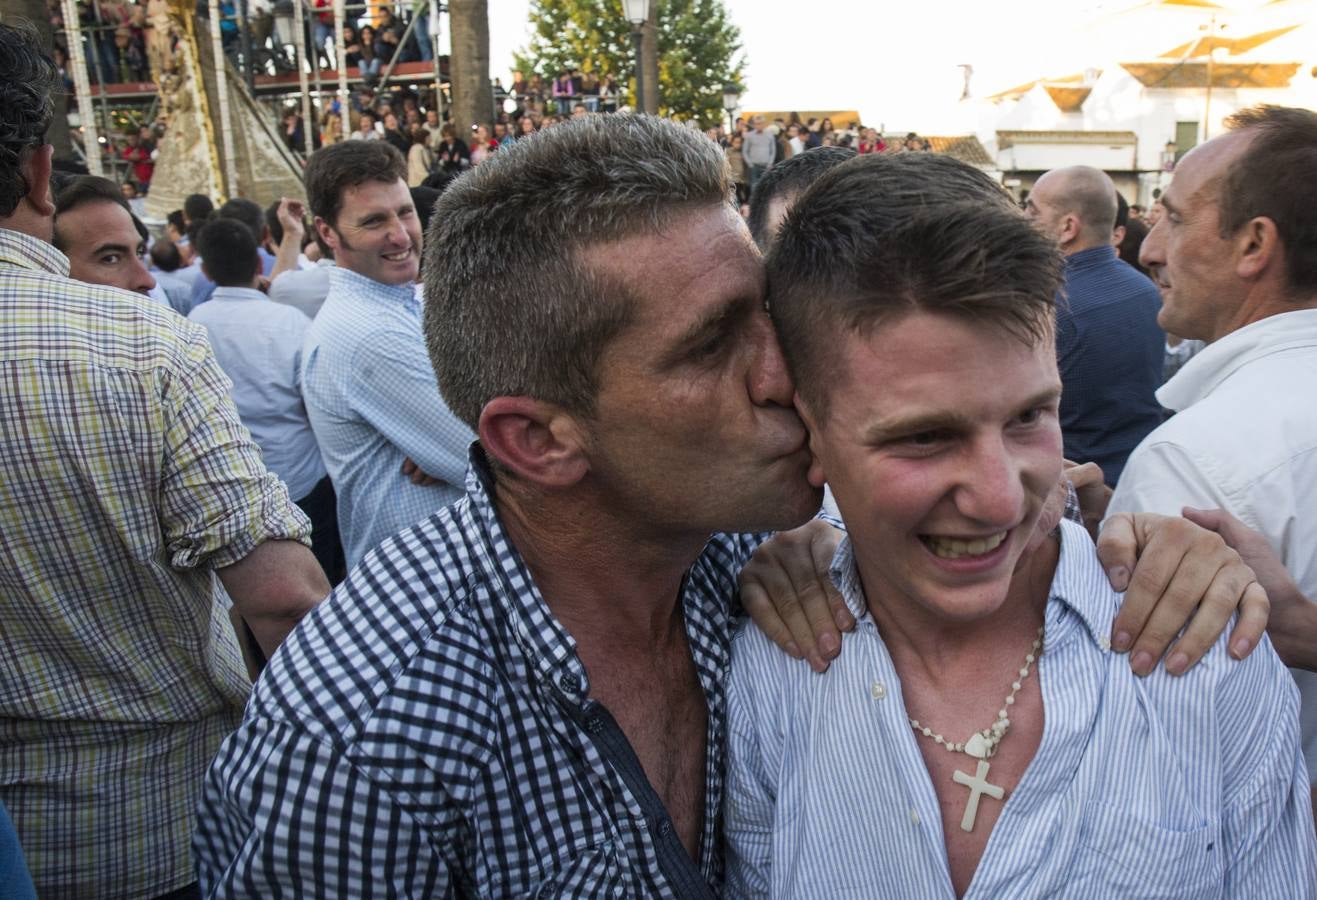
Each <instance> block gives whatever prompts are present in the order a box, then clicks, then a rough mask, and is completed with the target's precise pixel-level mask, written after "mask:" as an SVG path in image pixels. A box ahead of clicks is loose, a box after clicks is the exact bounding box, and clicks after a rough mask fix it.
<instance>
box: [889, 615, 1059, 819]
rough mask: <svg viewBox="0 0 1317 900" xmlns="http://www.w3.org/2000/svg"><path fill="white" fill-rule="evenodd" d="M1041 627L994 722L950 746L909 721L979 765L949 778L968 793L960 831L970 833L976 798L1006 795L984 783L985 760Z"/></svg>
mask: <svg viewBox="0 0 1317 900" xmlns="http://www.w3.org/2000/svg"><path fill="white" fill-rule="evenodd" d="M1044 627H1045V626H1040V627H1039V628H1038V637H1036V638H1034V642H1033V647H1032V648H1030V650H1029V652H1028V653H1026V654H1025V655H1024V665H1023V666H1021V667H1020V677H1019V678H1017V679H1016V680H1015V681H1013V682H1011V692H1010V693H1009V694H1007V695H1006V702H1005V703H1003V704H1002V708H1001V709H999V710H997V721H995V722H993V723H992V724H991V725H989V726H988V727H987V728H985V729H983V730H982V731H976V732H974V733H973V734H971V735H970V736H969V738H968V739H967V740H965V741H956V742H954V743H953V742H951V741H948V740H947V739H946V738H944V737H943V736H942V735H940V734H938V733H937V732H935V731H934V730H933V729H931V728H929V727H928V726H927V725H920V724H919V722H918V721H917V720H915V719H913V718H912V719H910V727H911V728H913V729H914V730H915V733H916V734H922V735H923V736H924V737H926V738H931V739H932V740H933V742H934V743H935V744H940V745H941V746H943V747H946V748H947V750H949V751H951V752H952V753H964V754H967V755H969V756H972V757H974V758H975V759H977V760H978V761H979V765H978V772H977V773H976V774H975V775H973V776H971V775H966V774H965V773H964V772H961V771H956V772H953V773H952V776H951V777H952V780H954V781H955V782H956V784H961V785H964V786H965V787H967V788H969V789H970V795H969V800H968V801H967V802H966V804H965V815H964V816H962V817H961V820H960V827H961V829H962V830H964V831H973V830H974V819H975V817H976V816H977V815H978V810H979V795H980V794H987V795H988V796H989V797H992V798H994V799H996V800H1000V799H1002V798H1003V797H1004V796H1005V795H1006V792H1005V790H1004V789H1003V788H1001V787H999V786H997V785H995V784H989V783H988V768H989V763H988V760H989V759H990V758H992V755H993V754H994V753H996V752H997V745H998V744H1000V743H1001V739H1002V738H1004V737H1005V736H1006V732H1007V731H1008V730H1010V727H1011V719H1010V709H1011V707H1012V706H1014V705H1015V695H1016V694H1017V693H1019V691H1020V684H1021V682H1023V681H1024V679H1026V678H1028V677H1029V667H1030V666H1032V665H1033V664H1034V661H1035V660H1037V659H1038V654H1039V651H1041V650H1042V646H1043V628H1044Z"/></svg>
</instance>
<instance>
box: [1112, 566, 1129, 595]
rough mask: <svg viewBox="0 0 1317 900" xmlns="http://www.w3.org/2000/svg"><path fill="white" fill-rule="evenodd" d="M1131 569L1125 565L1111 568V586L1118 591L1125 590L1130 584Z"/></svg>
mask: <svg viewBox="0 0 1317 900" xmlns="http://www.w3.org/2000/svg"><path fill="white" fill-rule="evenodd" d="M1129 582H1130V570H1129V569H1127V568H1125V567H1124V566H1116V568H1114V569H1112V570H1111V586H1112V587H1114V588H1115V589H1116V590H1118V591H1123V590H1125V588H1126V587H1127V586H1128V585H1129Z"/></svg>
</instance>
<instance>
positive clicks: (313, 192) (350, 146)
mask: <svg viewBox="0 0 1317 900" xmlns="http://www.w3.org/2000/svg"><path fill="white" fill-rule="evenodd" d="M400 179H401V180H403V181H406V180H407V161H406V160H405V159H403V156H402V154H401V153H399V152H398V149H397V148H396V147H394V146H393V145H392V144H390V143H388V142H387V141H341V142H339V143H337V144H330V145H329V146H328V147H321V148H320V149H319V150H317V151H316V152H315V153H312V154H311V158H310V159H309V160H307V163H306V176H305V181H306V199H307V205H308V206H310V208H311V215H313V216H318V217H319V218H321V219H324V220H325V222H326V223H328V224H329V226H330V227H331V228H335V227H337V224H338V213H339V210H340V209H342V208H343V192H344V191H345V190H347V189H348V188H354V187H356V186H357V185H359V184H365V183H366V182H368V181H378V182H381V183H383V184H393V183H394V182H396V181H398V180H400Z"/></svg>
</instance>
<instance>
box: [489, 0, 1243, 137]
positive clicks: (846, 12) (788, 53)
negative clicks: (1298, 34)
mask: <svg viewBox="0 0 1317 900" xmlns="http://www.w3.org/2000/svg"><path fill="white" fill-rule="evenodd" d="M1217 2H1223V3H1224V2H1232V5H1234V6H1237V7H1244V8H1249V7H1257V6H1260V5H1261V4H1262V3H1264V2H1265V0H1217ZM529 5H530V4H529V2H528V0H489V19H490V22H489V25H490V62H491V70H492V74H494V75H499V76H501V77H503V78H504V79H505V81H504V83H505V84H506V83H507V81H506V79H507V77H508V72H507V70H508V69H509V67H510V65H511V60H512V53H513V51H514V50H516V49H518V48H519V47H523V46H525V45H526V43H527V42H528V39H529V26H528V10H529ZM724 5H725V6H726V8H727V11H728V14H729V16H730V17H731V19H732V21H733V22H734V23H735V24H736V25H737V27H738V28H740V30H741V38H742V44H743V52H744V54H745V56H746V60H747V63H748V66H747V74H746V78H745V84H746V88H747V90H746V91H745V93H744V94H743V96H742V103H741V106H742V108H743V109H781V110H791V109H858V110H859V111H860V113H861V115H862V118H863V120H864V122H865V123H866V124H869V125H874V126H879V125H881V126H883V127H884V128H885V129H886V130H887V131H923V132H926V133H938V132H939V131H942V132H945V131H947V130H948V129H955V128H956V127H957V125H958V124H960V122H959V120H960V119H961V117H962V116H963V111H962V110H958V108H957V107H958V102H957V101H958V100H959V98H960V95H961V91H962V88H963V86H964V78H963V74H962V70H961V69H960V68H959V66H960V65H961V64H965V63H968V64H970V65H972V66H973V67H974V75H973V78H972V81H971V91H972V92H973V93H974V94H975V95H984V94H990V93H993V92H995V91H999V90H1004V89H1006V88H1009V87H1012V86H1014V85H1016V84H1020V83H1022V82H1027V81H1031V80H1033V79H1035V78H1039V77H1042V76H1048V75H1056V74H1064V73H1069V72H1073V71H1075V70H1076V68H1082V67H1083V65H1086V64H1087V63H1076V56H1077V53H1079V54H1081V55H1082V50H1083V49H1084V47H1085V36H1086V34H1089V33H1097V32H1098V31H1100V32H1102V33H1104V34H1117V35H1119V34H1121V32H1122V31H1123V30H1126V29H1124V27H1123V26H1117V27H1114V28H1113V27H1112V25H1113V22H1116V21H1120V22H1124V21H1126V20H1127V19H1128V12H1127V11H1128V10H1129V9H1130V8H1131V7H1141V6H1145V5H1147V4H1146V2H1144V0H879V2H875V0H807V2H803V3H802V2H790V3H788V2H785V0H724ZM804 11H808V15H805V14H802V13H803V12H804ZM1205 15H1206V14H1205V13H1203V12H1202V11H1201V10H1193V9H1184V8H1179V9H1176V10H1172V11H1170V12H1168V13H1166V14H1165V15H1164V16H1162V17H1161V18H1159V19H1158V20H1157V21H1158V22H1168V23H1169V24H1168V25H1167V28H1166V30H1167V32H1168V34H1167V36H1166V37H1171V44H1174V43H1175V42H1178V41H1179V40H1187V39H1188V32H1189V31H1191V30H1193V29H1195V28H1196V24H1195V23H1196V22H1197V20H1198V19H1199V18H1204V17H1205ZM1131 28H1133V26H1131ZM1090 29H1096V31H1092V32H1090ZM1170 32H1174V35H1173V37H1172V35H1171V34H1170ZM1129 37H1130V38H1131V39H1135V40H1137V39H1138V38H1139V37H1140V35H1138V34H1130V35H1129ZM1149 37H1155V39H1157V40H1160V41H1161V42H1162V43H1165V38H1164V37H1162V36H1149ZM1149 55H1152V54H1149Z"/></svg>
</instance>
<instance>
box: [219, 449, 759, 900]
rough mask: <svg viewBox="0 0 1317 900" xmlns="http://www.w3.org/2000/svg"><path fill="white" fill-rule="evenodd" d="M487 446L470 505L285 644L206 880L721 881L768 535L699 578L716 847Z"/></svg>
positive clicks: (371, 569) (446, 888)
mask: <svg viewBox="0 0 1317 900" xmlns="http://www.w3.org/2000/svg"><path fill="white" fill-rule="evenodd" d="M477 453H478V451H477ZM474 455H475V454H473V456H474ZM473 463H474V464H473V466H472V470H471V472H470V474H469V475H468V478H467V496H466V497H465V498H464V499H463V500H461V501H459V502H458V503H456V504H454V505H453V506H451V507H449V508H448V509H446V510H444V511H442V512H440V513H437V514H435V515H433V516H431V517H430V518H429V519H427V520H426V521H425V522H422V523H421V524H419V525H417V526H415V527H413V528H411V529H409V530H407V531H404V532H402V533H401V534H400V535H398V536H397V537H395V538H392V539H390V540H388V541H386V542H385V543H384V544H382V545H381V546H380V547H379V548H377V549H376V550H375V551H373V552H371V553H370V554H369V555H367V556H366V558H365V559H364V560H363V561H362V563H361V564H360V565H359V566H358V567H357V568H356V569H355V570H354V571H353V572H352V574H351V575H350V576H349V577H348V580H347V581H346V582H344V583H343V584H342V585H341V586H340V587H339V588H338V589H337V590H336V591H335V592H334V593H333V594H332V595H331V596H330V598H329V599H328V600H326V601H325V603H324V604H322V605H321V606H320V608H319V609H317V610H316V611H315V612H314V613H313V614H312V615H310V616H308V617H307V619H306V620H305V622H303V624H302V625H301V626H300V627H299V628H298V629H297V630H296V631H295V632H294V633H293V634H292V635H291V636H290V637H289V638H288V640H287V641H286V642H285V643H284V645H283V647H282V648H281V649H280V650H279V652H278V653H277V654H275V656H274V658H273V659H272V660H271V662H270V665H269V667H268V668H267V669H266V671H265V673H264V675H263V676H262V677H261V679H260V681H259V683H258V684H257V687H256V689H255V691H254V693H253V695H252V699H251V702H250V703H249V705H248V707H247V711H246V715H245V716H244V718H243V722H242V725H241V727H240V728H239V729H238V731H237V732H235V733H234V734H233V735H232V736H231V737H230V738H229V739H228V740H227V741H225V743H224V746H223V747H222V748H221V750H220V753H219V755H218V756H217V757H216V759H215V762H214V764H213V765H212V766H211V768H210V771H209V773H208V774H207V778H206V784H205V791H204V797H203V800H202V803H201V808H200V818H199V822H198V824H197V831H196V837H195V839H194V849H195V851H196V857H197V867H198V874H199V876H200V881H201V886H202V888H203V890H204V892H205V893H206V894H207V895H218V896H254V897H274V896H316V897H383V896H403V897H451V896H461V897H546V896H553V897H557V896H565V897H644V898H649V897H682V898H700V897H710V896H712V895H714V894H715V893H717V891H718V890H719V888H720V887H721V882H722V848H721V837H720V832H721V817H720V814H719V811H720V808H721V804H722V793H723V764H724V753H725V743H726V703H725V697H724V692H723V685H724V684H725V683H726V679H727V675H728V654H729V630H730V623H729V621H728V618H729V605H730V600H731V598H732V596H733V594H734V592H735V590H736V573H737V572H738V571H739V570H740V568H741V566H742V565H743V563H744V562H745V561H746V559H748V557H749V555H750V553H751V552H752V551H753V549H754V547H755V546H756V545H757V543H758V540H759V537H756V536H749V535H744V536H731V535H718V536H716V537H714V538H713V539H711V540H710V541H709V544H708V545H707V547H706V548H705V550H704V552H703V554H702V555H701V556H700V558H699V559H698V560H697V561H696V562H695V564H694V565H693V566H692V567H691V569H690V571H689V572H688V574H687V577H686V579H685V582H684V585H683V589H682V603H683V610H684V613H685V622H686V633H687V637H688V640H689V644H690V649H691V655H692V658H693V659H694V662H695V666H696V669H697V671H698V674H699V678H700V682H701V684H702V685H703V687H704V693H705V698H706V701H707V703H708V712H709V716H708V719H709V725H708V735H707V741H708V744H707V746H708V752H707V759H706V764H705V796H704V830H703V834H702V836H701V839H700V855H699V862H698V864H696V863H694V862H692V860H691V858H690V856H689V855H688V854H687V853H686V851H685V849H684V848H683V847H682V845H681V842H680V840H679V839H678V837H677V834H676V831H675V829H674V828H673V826H672V823H671V820H670V819H669V817H668V814H667V813H666V811H665V810H664V808H663V805H662V802H661V800H660V799H659V797H658V795H657V794H656V793H655V792H654V790H653V789H652V788H651V787H650V785H649V784H648V782H647V781H646V780H645V776H644V773H643V770H642V769H641V767H640V764H639V762H638V760H637V759H636V757H635V754H634V752H633V751H632V749H631V747H630V745H629V744H628V743H627V741H626V738H625V737H624V736H623V734H622V732H621V730H620V729H619V728H618V726H617V724H616V723H615V722H614V720H613V718H612V716H610V715H609V714H608V712H607V710H606V709H604V708H603V707H602V706H601V705H600V704H599V703H598V702H596V701H593V700H590V699H588V696H589V683H588V681H587V677H586V671H585V667H584V665H583V664H582V663H581V660H580V658H579V657H578V656H577V654H576V650H575V643H574V641H573V640H572V638H571V637H570V636H569V635H568V634H567V632H566V631H565V630H564V629H563V627H562V626H561V625H560V624H559V623H558V622H557V621H556V620H555V619H554V618H553V616H552V614H551V613H550V612H549V608H548V606H547V605H546V603H545V602H544V599H543V597H541V595H540V592H539V590H538V589H537V588H536V586H535V584H534V583H533V582H532V581H531V576H530V573H529V572H528V570H527V569H526V567H525V565H524V564H523V562H522V560H521V558H520V557H519V556H518V554H517V552H516V550H515V549H514V548H513V547H512V545H511V544H510V543H509V542H508V539H507V537H506V535H505V533H504V531H503V528H502V526H501V525H500V523H499V521H498V518H497V515H496V512H495V509H494V506H493V504H492V502H491V499H490V494H489V487H490V486H489V484H488V475H487V474H485V473H484V469H483V465H482V461H481V460H479V459H473Z"/></svg>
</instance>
